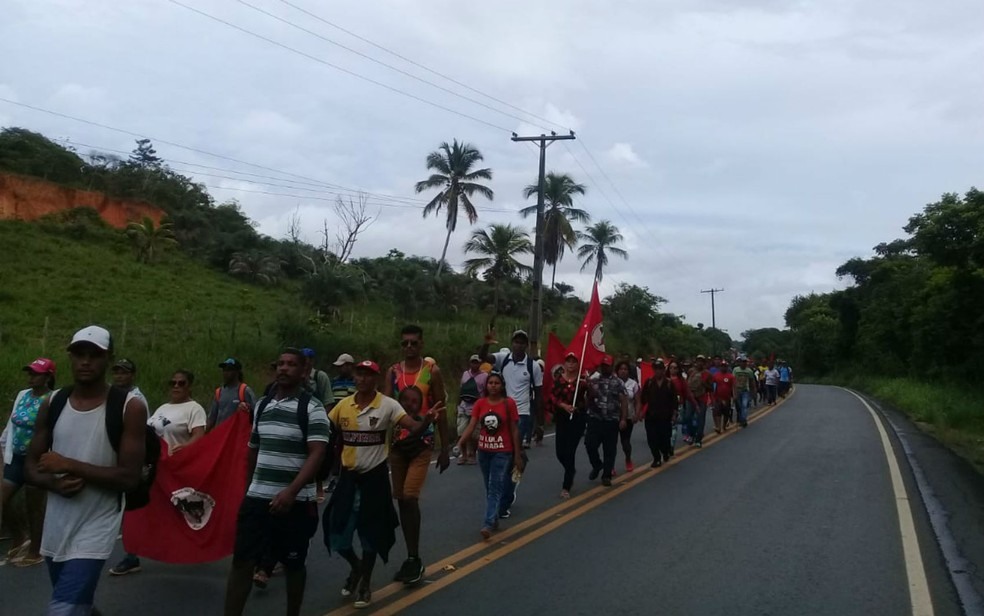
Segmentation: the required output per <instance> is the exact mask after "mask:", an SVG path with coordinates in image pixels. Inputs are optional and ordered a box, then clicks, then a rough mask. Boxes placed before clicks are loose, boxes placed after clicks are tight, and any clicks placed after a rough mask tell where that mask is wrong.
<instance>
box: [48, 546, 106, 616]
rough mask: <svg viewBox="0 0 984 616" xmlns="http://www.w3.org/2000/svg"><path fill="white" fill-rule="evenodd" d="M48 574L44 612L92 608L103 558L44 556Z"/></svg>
mask: <svg viewBox="0 0 984 616" xmlns="http://www.w3.org/2000/svg"><path fill="white" fill-rule="evenodd" d="M45 562H46V563H47V565H48V577H49V578H51V602H50V603H48V611H46V612H45V614H47V616H76V614H88V613H89V612H90V611H92V604H93V601H94V599H95V596H96V585H97V584H99V576H100V574H101V573H102V570H103V566H104V565H105V564H106V561H105V560H95V559H91V558H79V559H75V560H66V561H64V562H58V563H56V562H55V561H53V560H51V558H45Z"/></svg>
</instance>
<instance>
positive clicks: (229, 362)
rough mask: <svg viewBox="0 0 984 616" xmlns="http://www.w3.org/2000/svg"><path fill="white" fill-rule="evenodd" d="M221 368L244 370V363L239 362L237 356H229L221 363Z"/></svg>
mask: <svg viewBox="0 0 984 616" xmlns="http://www.w3.org/2000/svg"><path fill="white" fill-rule="evenodd" d="M219 368H222V369H223V370H225V369H227V368H228V369H232V370H242V368H243V365H242V364H241V363H239V360H238V359H236V358H235V357H228V358H226V359H225V360H224V361H223V362H222V363H221V364H219Z"/></svg>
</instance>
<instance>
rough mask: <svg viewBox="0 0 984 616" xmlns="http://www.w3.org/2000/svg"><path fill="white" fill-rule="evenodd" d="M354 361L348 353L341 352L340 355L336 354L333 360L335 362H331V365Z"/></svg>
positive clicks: (352, 362)
mask: <svg viewBox="0 0 984 616" xmlns="http://www.w3.org/2000/svg"><path fill="white" fill-rule="evenodd" d="M354 363H355V358H354V357H352V356H351V355H349V354H348V353H342V354H341V355H339V356H338V359H336V360H335V363H333V364H332V365H333V366H344V365H345V364H354Z"/></svg>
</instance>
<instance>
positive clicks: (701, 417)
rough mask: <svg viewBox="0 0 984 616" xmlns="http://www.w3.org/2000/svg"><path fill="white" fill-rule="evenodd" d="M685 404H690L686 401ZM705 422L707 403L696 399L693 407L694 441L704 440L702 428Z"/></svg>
mask: <svg viewBox="0 0 984 616" xmlns="http://www.w3.org/2000/svg"><path fill="white" fill-rule="evenodd" d="M687 404H692V403H690V402H688V403H687ZM706 424H707V403H706V402H702V401H698V402H697V406H696V407H695V408H694V423H693V430H694V432H693V435H694V442H695V443H700V442H702V441H703V440H704V429H705V425H706Z"/></svg>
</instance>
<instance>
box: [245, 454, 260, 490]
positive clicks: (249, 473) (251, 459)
mask: <svg viewBox="0 0 984 616" xmlns="http://www.w3.org/2000/svg"><path fill="white" fill-rule="evenodd" d="M259 457H260V450H259V448H258V447H250V448H249V450H248V451H247V452H246V489H247V490H249V484H251V483H253V473H254V472H255V471H256V460H257V458H259Z"/></svg>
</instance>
